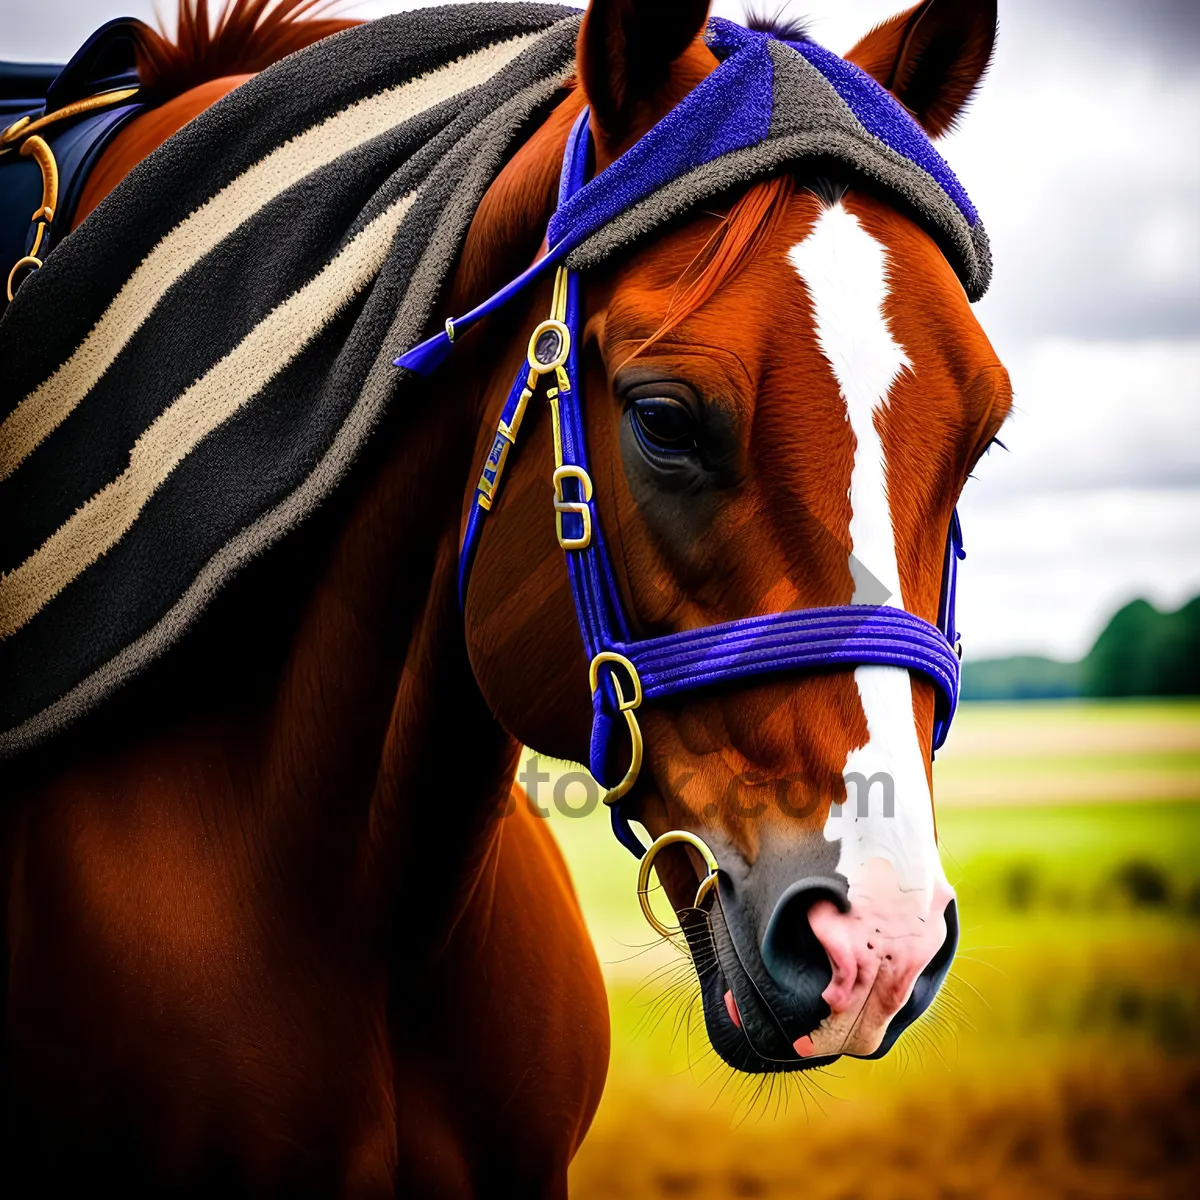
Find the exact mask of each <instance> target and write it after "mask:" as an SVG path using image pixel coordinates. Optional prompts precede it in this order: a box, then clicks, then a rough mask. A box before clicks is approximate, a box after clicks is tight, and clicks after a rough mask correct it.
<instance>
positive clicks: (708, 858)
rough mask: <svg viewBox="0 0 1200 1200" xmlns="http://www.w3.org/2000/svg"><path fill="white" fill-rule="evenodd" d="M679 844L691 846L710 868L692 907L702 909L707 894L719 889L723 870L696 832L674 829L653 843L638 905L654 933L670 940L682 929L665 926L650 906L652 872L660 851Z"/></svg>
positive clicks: (642, 871) (644, 863)
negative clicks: (720, 875) (721, 870)
mask: <svg viewBox="0 0 1200 1200" xmlns="http://www.w3.org/2000/svg"><path fill="white" fill-rule="evenodd" d="M676 844H682V845H685V846H691V847H692V849H693V850H696V851H698V852H699V854H700V856H701V858H703V859H704V865H705V866H706V867H707V868H708V874H707V875H706V876H705V877H704V879H703V880H702V881H701V883H700V886H699V888H697V889H696V899H695V900H694V901H693V903H692V907H693V908H699V907H700V905H701V904H702V903H703V901H704V898H705V897H706V896H707V895H708V893H709V892H711V891H712V890H713V889H714V888H715V887H716V886H717V873H718V871H719V870H720V868H719V867H718V866H717V860H716V856H715V855H714V854H713V852H712V851H711V850H710V849H709V848H708V846H707V845H705V843H704V841H703V840H702V839H701V838H698V837H697V836H696V835H695V834H694V833H688V832H687V830H685V829H672V830H671V831H670V833H664V834H663V835H662V837H660V838H656V839H655V840H654V841H653V842H652V843H651V845H650V849H649V850H647V851H646V853H645V855H644V857H643V858H642V861H641V864H640V865H639V867H638V882H637V894H638V903H639V904H640V905H641V906H642V915H643V916H645V918H646V920H647V921H649V922H650V925H651V927H652V928H653V929H654V931H655V932H656V933H660V934H662V936H663V937H667V938H669V937H674V936H675V934H677V933H678V932H679V929H678V928H675V929H672V928H671V927H670V926H669V925H664V924H663V923H662V922H661V921H660V920H659V919H658V917H656V916H655V915H654V910H653V909H652V908H651V907H650V869H651V867H653V865H654V860H655V859H656V858H657V857H658V853H659V851H660V850H664V849H665V848H666V847H667V846H672V845H676Z"/></svg>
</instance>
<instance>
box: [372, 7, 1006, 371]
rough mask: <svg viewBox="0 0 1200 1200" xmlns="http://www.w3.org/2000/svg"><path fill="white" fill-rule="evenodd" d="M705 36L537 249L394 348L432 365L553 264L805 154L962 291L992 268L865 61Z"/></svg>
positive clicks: (725, 30)
mask: <svg viewBox="0 0 1200 1200" xmlns="http://www.w3.org/2000/svg"><path fill="white" fill-rule="evenodd" d="M705 36H706V39H707V41H708V45H709V47H710V48H711V49H712V51H713V53H714V54H715V55H716V56H717V58H718V59H719V60H720V62H719V65H718V66H717V68H716V70H715V71H713V72H712V74H710V75H709V76H707V78H705V79H704V80H703V81H702V82H701V83H700V84H699V85H698V86H697V87H696V88H694V89H693V90H692V91H691V92H689V93H688V95H687V96H685V97H684V99H683V100H681V101H680V103H679V104H677V105H676V106H675V107H674V108H673V109H672V110H671V111H670V112H669V113H667V115H666V116H665V117H663V118H662V120H661V121H659V122H658V124H657V125H655V126H654V128H653V129H651V130H650V131H649V132H648V133H646V134H645V135H644V136H643V137H642V138H640V139H639V140H638V141H637V142H636V143H635V144H634V145H633V146H631V147H630V148H629V149H628V150H627V151H626V152H625V153H624V154H623V155H621V157H620V158H619V159H617V161H616V162H614V163H612V164H611V165H609V166H608V167H606V168H605V169H604V170H603V171H602V172H601V173H600V174H599V175H597V176H596V177H595V178H593V179H591V180H590V181H589V182H587V183H585V184H584V185H583V186H582V187H581V188H580V189H579V190H578V191H576V192H574V193H573V194H571V195H565V194H564V195H563V196H561V197H560V199H559V204H558V207H557V209H556V210H555V212H554V215H553V216H552V217H551V218H550V223H549V226H548V228H547V234H546V244H547V247H548V249H547V253H546V255H545V257H544V258H542V259H540V260H539V261H538V262H537V263H535V264H534V266H532V267H530V268H529V270H527V271H526V272H524V273H523V274H522V275H520V276H518V277H517V278H516V279H514V280H513V281H512V282H511V283H509V284H508V285H506V286H505V287H504V288H502V289H501V290H500V291H499V292H497V293H496V294H495V295H494V296H492V297H490V298H489V299H488V300H486V301H484V302H483V303H482V304H481V305H479V306H478V307H477V308H474V309H472V310H471V312H469V313H465V314H464V315H463V316H461V317H456V318H454V319H453V320H452V321H451V322H449V323H448V325H447V332H446V333H439V334H436V335H435V336H434V337H432V338H429V339H427V340H426V341H424V342H422V343H421V344H420V345H418V346H414V347H413V348H412V349H411V350H409V351H408V352H407V353H405V354H403V355H401V357H400V358H398V359H397V360H396V365H397V366H401V367H406V368H408V369H409V370H410V371H415V372H416V373H417V374H426V373H428V372H429V371H432V370H434V369H435V368H436V367H437V366H438V365H439V364H440V363H442V362H443V361H444V360H445V358H446V355H447V354H449V352H450V348H451V345H452V343H453V340H454V336H455V335H456V334H458V333H464V332H465V331H466V330H467V329H468V328H470V326H471V325H473V324H474V323H475V322H476V321H478V320H480V319H481V318H482V317H484V316H486V315H487V314H488V313H490V312H493V311H494V310H495V309H496V308H498V307H500V306H501V305H502V304H504V303H505V302H507V301H508V300H509V299H511V298H512V297H513V296H514V295H516V294H517V293H518V292H520V291H522V290H523V289H524V288H525V287H526V286H527V285H528V284H529V283H530V282H531V281H532V280H533V279H535V278H536V277H538V276H539V275H541V274H542V273H543V272H544V271H545V270H547V269H549V268H550V267H552V266H556V265H558V264H560V263H561V264H563V265H565V266H566V267H567V268H568V269H570V270H573V271H583V270H586V269H588V268H589V267H594V266H596V265H597V264H598V263H600V262H602V261H603V260H604V259H605V258H607V257H608V256H609V255H610V254H612V253H613V252H614V251H616V250H619V249H621V248H622V247H624V246H626V245H629V244H630V243H632V242H634V241H636V240H637V239H638V238H640V237H641V236H643V235H644V234H646V233H647V232H649V231H650V230H652V229H654V228H655V227H657V226H659V225H662V224H663V223H664V222H666V221H668V220H671V219H672V218H674V217H677V216H680V215H682V214H683V213H686V212H687V211H689V210H690V209H692V208H694V207H695V206H696V205H697V204H699V203H701V202H702V201H704V200H707V199H709V198H711V197H713V196H717V195H719V194H720V193H722V192H725V191H728V190H729V189H730V188H733V187H736V186H738V185H739V184H745V183H747V182H749V181H750V180H752V179H757V178H762V177H763V176H765V175H769V174H770V173H771V172H772V171H776V170H779V169H781V168H788V167H790V166H792V164H801V163H803V162H804V161H805V160H808V161H809V162H810V163H811V164H812V165H813V168H814V173H815V172H817V171H821V172H824V173H828V172H829V171H830V170H831V164H832V165H833V169H834V170H836V169H837V168H839V167H840V168H842V173H844V174H846V175H848V176H850V177H851V178H852V179H854V180H857V181H860V182H864V183H865V184H866V185H867V186H869V187H872V188H873V189H874V190H877V191H882V192H884V193H886V195H887V196H888V198H889V199H890V200H891V201H893V202H894V203H896V204H897V206H898V207H899V208H901V209H902V210H903V211H904V212H906V213H908V214H909V215H910V216H911V217H913V218H914V219H915V220H916V221H918V222H919V223H920V224H921V225H922V226H923V227H924V228H925V229H926V230H927V231H928V232H929V234H930V235H931V236H932V237H933V238H934V240H935V241H936V242H937V243H938V245H939V246H940V247H941V250H942V252H943V254H945V256H946V258H947V260H948V261H949V262H950V264H951V266H953V268H954V270H955V272H956V273H957V275H958V278H959V280H960V281H961V283H962V285H963V288H964V289H965V291H966V293H967V296H968V298H969V299H970V300H972V301H974V300H978V299H979V298H980V297H981V296H982V295H983V294H984V292H985V291H987V286H988V283H989V282H990V280H991V274H992V259H991V253H990V251H989V249H988V240H987V234H986V233H985V232H984V228H983V223H982V222H981V221H980V220H979V214H978V213H977V212H976V211H975V206H974V205H973V204H972V203H971V201H970V200H969V199H968V197H967V193H966V192H965V191H964V190H963V186H962V184H961V183H959V181H958V179H957V177H956V176H955V174H954V172H953V171H951V170H950V168H949V166H947V165H946V162H945V160H944V159H943V158H942V156H941V155H940V154H939V153H938V152H937V151H936V150H935V149H934V148H933V143H932V142H930V140H929V137H928V136H927V135H926V133H925V131H924V130H923V129H922V128H921V127H920V125H918V124H917V123H916V121H914V120H913V118H912V117H911V116H910V115H909V114H908V113H907V112H906V111H905V110H904V108H903V106H902V105H901V104H900V103H899V101H897V100H896V98H895V97H894V96H893V95H892V94H891V93H890V92H888V91H887V90H886V89H885V88H883V87H881V86H880V85H879V84H878V83H876V82H875V80H873V79H872V78H871V77H870V76H869V75H867V74H866V72H864V71H862V70H860V69H859V68H858V67H856V66H854V64H853V63H848V62H846V60H845V59H843V58H839V57H838V56H837V55H836V54H831V53H830V52H829V51H828V50H825V49H823V48H822V47H820V46H818V45H816V44H815V43H814V42H784V41H780V40H779V39H777V38H774V37H772V36H771V35H770V34H769V33H760V32H757V31H755V30H751V29H744V28H742V26H740V25H735V24H733V22H732V21H725V20H722V19H721V18H720V17H713V18H712V19H711V20H710V21H709V23H708V27H707V30H706V34H705Z"/></svg>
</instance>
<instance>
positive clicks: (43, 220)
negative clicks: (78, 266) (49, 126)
mask: <svg viewBox="0 0 1200 1200" xmlns="http://www.w3.org/2000/svg"><path fill="white" fill-rule="evenodd" d="M20 154H21V157H22V158H32V159H33V161H34V162H36V163H37V165H38V169H39V170H40V171H41V173H42V203H41V206H40V207H39V208H38V210H37V211H36V212H35V213H34V214H33V216H32V217H30V220H31V221H33V222H34V224H35V225H36V226H37V234H36V235H35V237H34V240H33V249H32V250H31V251H30V252H29V253H28V254H26V255H25V257H24V258H20V259H18V260H17V261H16V262H15V263H13V266H12V270H10V271H9V273H8V282H7V283H6V284H5V288H4V293H5V295H6V296H7V297H8V299H9V300H10V301H11V300H12V298H13V297H14V296H15V295H16V294H17V291H18V290H19V288H20V286H21V285H20V284H17V286H16V287H15V288H14V287H13V280H14V279H16V277H17V272H18V271H20V270H21V268H22V267H31V268H32V269H33V270H34V271H37V270H39V269H40V268H41V266H42V260H41V259H40V258H38V251H39V250H41V248H42V241H43V240H44V239H45V236H46V227H47V226H48V225H49V224H50V223H51V222H52V221H53V220H54V210H55V209H56V208H58V163H57V162H56V161H55V159H54V151H53V150H51V149H50V146H49V144H48V143H47V142H45V141H44V140H43V139H42V138H40V137H38V136H37V135H36V134H34V135H33V136H31V137H28V138H26V139H25V141H24V143H22V145H21V150H20ZM21 282H22V283H23V282H24V280H22V281H21Z"/></svg>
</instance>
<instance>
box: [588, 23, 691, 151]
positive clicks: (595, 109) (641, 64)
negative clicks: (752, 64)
mask: <svg viewBox="0 0 1200 1200" xmlns="http://www.w3.org/2000/svg"><path fill="white" fill-rule="evenodd" d="M708 2H709V0H592V2H591V4H589V5H588V10H587V14H586V16H584V18H583V25H582V26H581V27H580V30H579V43H578V46H577V47H576V65H577V68H578V72H579V79H580V82H581V83H582V84H583V90H584V93H585V95H586V96H587V99H588V104H590V105H591V108H592V115H593V117H594V118H595V120H596V123H597V125H598V126H599V127H600V129H601V130H603V132H604V135H605V137H606V138H608V139H609V140H610V141H612V142H619V141H621V140H622V139H623V138H624V137H625V135H626V133H628V132H629V129H630V127H631V126H632V124H633V122H634V120H635V118H636V116H637V113H638V110H639V106H641V105H642V104H644V103H645V102H646V101H648V100H651V99H653V97H654V95H655V93H656V92H657V91H658V90H659V89H660V88H661V87H662V85H663V84H664V83H666V81H667V78H668V77H669V75H670V72H671V64H672V63H673V62H674V61H675V60H676V59H677V58H678V57H679V56H680V55H681V54H682V53H683V52H684V51H685V50H686V49H687V48H688V46H690V45H691V43H692V42H693V41H694V40H695V38H696V35H697V34H698V33H699V32H700V31H701V30H702V29H703V28H704V22H705V20H706V19H707V17H708Z"/></svg>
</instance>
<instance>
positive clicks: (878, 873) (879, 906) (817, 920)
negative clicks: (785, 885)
mask: <svg viewBox="0 0 1200 1200" xmlns="http://www.w3.org/2000/svg"><path fill="white" fill-rule="evenodd" d="M953 899H954V892H953V889H952V888H951V887H950V886H949V884H947V883H945V882H944V881H937V882H935V883H933V884H932V886H930V887H928V888H925V889H921V890H917V891H903V890H901V888H900V884H899V880H898V879H897V878H896V873H895V870H894V869H893V868H892V866H891V864H890V863H887V862H885V861H884V860H882V859H872V860H871V861H870V862H868V863H867V864H866V866H865V869H864V870H863V873H862V876H861V877H860V878H859V879H856V880H855V881H854V882H853V883H852V884H851V887H850V907H849V910H848V911H846V912H842V911H841V910H840V909H839V908H838V907H837V906H836V905H834V904H832V903H831V902H830V901H828V900H818V901H817V903H815V904H814V905H813V906H812V907H811V908H810V909H809V910H808V923H809V928H810V929H811V930H812V932H813V934H814V936H815V937H816V940H817V942H818V943H819V944H820V946H821V948H822V949H823V950H824V951H825V954H826V955H827V956H828V958H829V966H830V969H831V971H832V978H831V979H830V981H829V985H828V986H827V987H826V988H825V991H824V992H822V993H821V998H822V999H823V1000H824V1001H825V1003H826V1004H828V1005H829V1010H830V1012H829V1016H828V1017H826V1018H825V1020H823V1021H822V1022H821V1025H820V1026H819V1028H818V1029H817V1030H816V1031H815V1032H814V1033H812V1034H811V1035H806V1036H805V1037H802V1038H799V1039H798V1040H797V1042H796V1047H795V1048H796V1052H797V1053H798V1054H800V1055H801V1056H802V1057H809V1056H811V1055H813V1054H872V1053H874V1051H875V1050H877V1049H878V1048H879V1045H880V1043H881V1042H882V1041H883V1037H884V1034H885V1033H886V1032H887V1028H888V1023H889V1022H890V1021H891V1019H892V1018H893V1017H894V1016H895V1015H896V1014H897V1013H898V1012H899V1011H900V1009H901V1008H903V1007H904V1005H905V1003H906V1002H907V1001H908V998H909V996H910V995H911V994H912V991H913V985H914V984H915V983H916V982H917V979H918V977H919V976H920V974H921V972H922V971H924V970H925V968H926V967H927V966H929V964H930V962H931V961H932V959H933V957H934V956H935V955H936V954H937V953H938V951H939V950H940V949H941V948H942V945H943V943H944V942H945V941H946V915H945V914H946V908H947V906H948V905H949V904H950V902H951V901H952V900H953Z"/></svg>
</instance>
